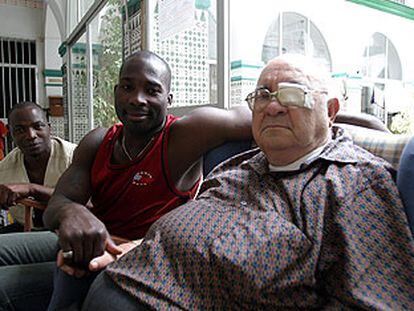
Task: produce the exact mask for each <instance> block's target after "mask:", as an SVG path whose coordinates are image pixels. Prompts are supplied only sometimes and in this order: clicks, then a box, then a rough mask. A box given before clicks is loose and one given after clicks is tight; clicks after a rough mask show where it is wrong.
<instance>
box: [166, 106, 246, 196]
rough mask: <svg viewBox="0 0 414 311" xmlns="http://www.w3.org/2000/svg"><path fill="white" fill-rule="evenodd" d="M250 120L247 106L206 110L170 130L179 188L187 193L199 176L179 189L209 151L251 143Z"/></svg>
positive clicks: (171, 160) (170, 152)
mask: <svg viewBox="0 0 414 311" xmlns="http://www.w3.org/2000/svg"><path fill="white" fill-rule="evenodd" d="M251 119H252V114H251V111H250V110H249V108H247V107H246V106H240V107H236V108H233V109H230V110H224V109H218V108H212V107H204V108H199V109H195V110H193V111H192V112H191V113H190V114H188V115H186V116H184V117H183V118H181V119H180V120H178V121H177V122H175V123H174V124H173V126H172V128H171V136H170V140H169V145H168V159H169V165H170V168H171V175H172V178H173V180H174V181H176V185H177V186H178V188H179V189H180V188H181V189H183V188H184V189H185V188H187V186H188V185H191V183H192V182H194V181H195V178H197V177H198V176H196V175H197V174H193V176H192V178H191V177H190V180H189V182H188V183H184V184H185V185H184V186H183V187H180V183H181V181H182V180H183V178H184V179H185V177H186V175H191V173H190V174H187V173H188V172H189V170H190V171H191V169H192V168H194V165H195V164H196V163H198V162H200V159H201V156H202V155H203V154H204V153H205V152H206V151H208V150H210V149H212V148H214V147H216V146H218V145H220V144H222V143H224V142H226V141H231V140H247V139H252V132H251ZM193 173H194V172H193Z"/></svg>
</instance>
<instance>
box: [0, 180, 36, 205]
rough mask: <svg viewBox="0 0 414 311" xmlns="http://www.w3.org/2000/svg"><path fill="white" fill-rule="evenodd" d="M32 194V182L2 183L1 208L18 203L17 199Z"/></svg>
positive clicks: (0, 186) (0, 193)
mask: <svg viewBox="0 0 414 311" xmlns="http://www.w3.org/2000/svg"><path fill="white" fill-rule="evenodd" d="M29 194H30V184H2V185H0V208H2V209H8V208H9V207H10V206H13V205H16V203H17V202H16V201H17V200H18V199H21V198H26V197H27V196H28V195H29Z"/></svg>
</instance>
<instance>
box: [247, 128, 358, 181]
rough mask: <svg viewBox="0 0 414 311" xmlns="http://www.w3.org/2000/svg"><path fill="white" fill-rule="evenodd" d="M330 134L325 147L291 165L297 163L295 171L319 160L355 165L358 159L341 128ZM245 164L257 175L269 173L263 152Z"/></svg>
mask: <svg viewBox="0 0 414 311" xmlns="http://www.w3.org/2000/svg"><path fill="white" fill-rule="evenodd" d="M331 134H332V135H331V137H332V139H331V140H330V141H329V142H328V143H327V144H326V145H324V146H321V147H320V148H317V149H314V150H313V151H312V152H311V153H308V154H307V155H305V156H304V157H302V158H300V159H299V160H297V161H295V162H294V163H292V164H291V165H293V164H295V163H296V162H299V167H298V168H296V170H302V169H305V168H306V167H308V166H309V165H310V164H312V163H314V162H315V161H318V160H319V159H324V160H326V161H329V162H340V163H344V164H346V163H356V162H357V161H358V157H357V154H356V152H355V147H354V144H353V141H352V138H351V136H350V135H349V134H348V133H347V132H346V131H345V130H344V129H343V128H340V127H338V126H333V127H332V129H331ZM319 149H321V150H319ZM245 164H248V165H249V166H251V167H252V168H253V169H254V170H255V171H256V172H257V173H259V174H266V173H269V172H270V168H269V162H268V161H267V158H266V156H265V155H264V153H263V152H259V153H258V154H256V155H255V156H253V157H252V158H251V159H249V160H246V161H245ZM289 166H290V165H289ZM287 171H292V170H285V172H287Z"/></svg>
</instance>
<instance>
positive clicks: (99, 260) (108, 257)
mask: <svg viewBox="0 0 414 311" xmlns="http://www.w3.org/2000/svg"><path fill="white" fill-rule="evenodd" d="M141 242H142V239H141V240H137V241H131V242H126V243H122V244H119V245H118V247H119V248H120V249H122V253H121V254H119V255H116V256H115V255H113V254H111V253H109V252H107V251H105V253H104V254H103V255H102V256H99V257H96V258H94V259H92V260H91V262H90V263H89V270H90V271H99V270H102V269H105V267H106V266H107V265H109V264H110V263H111V262H113V261H115V260H117V259H119V258H120V257H122V256H124V255H125V254H126V253H128V252H129V251H130V250H131V249H133V248H135V247H137V246H138V245H139V244H141Z"/></svg>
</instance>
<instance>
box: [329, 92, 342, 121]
mask: <svg viewBox="0 0 414 311" xmlns="http://www.w3.org/2000/svg"><path fill="white" fill-rule="evenodd" d="M339 107H340V104H339V101H338V99H337V98H331V99H330V100H328V117H329V127H331V126H332V125H333V123H334V121H335V118H336V115H337V114H338V111H339Z"/></svg>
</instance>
